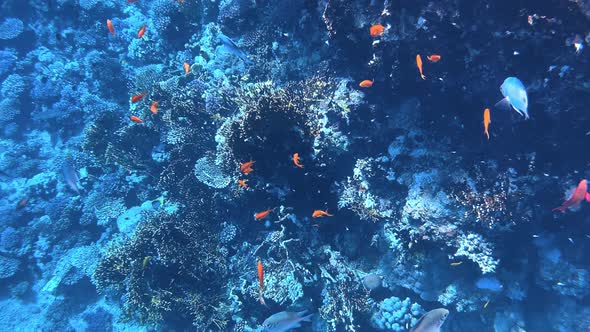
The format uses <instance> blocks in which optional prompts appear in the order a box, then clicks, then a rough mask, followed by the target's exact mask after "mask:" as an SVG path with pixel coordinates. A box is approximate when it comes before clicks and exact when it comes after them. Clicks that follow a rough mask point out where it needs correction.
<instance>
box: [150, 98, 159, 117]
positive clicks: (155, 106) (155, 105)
mask: <svg viewBox="0 0 590 332" xmlns="http://www.w3.org/2000/svg"><path fill="white" fill-rule="evenodd" d="M150 111H151V112H152V114H154V115H156V114H158V102H157V101H154V102H153V103H152V106H150Z"/></svg>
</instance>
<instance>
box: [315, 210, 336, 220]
mask: <svg viewBox="0 0 590 332" xmlns="http://www.w3.org/2000/svg"><path fill="white" fill-rule="evenodd" d="M311 216H312V218H321V217H333V216H334V215H333V214H329V213H328V210H326V211H323V210H315V211H313V213H312V214H311Z"/></svg>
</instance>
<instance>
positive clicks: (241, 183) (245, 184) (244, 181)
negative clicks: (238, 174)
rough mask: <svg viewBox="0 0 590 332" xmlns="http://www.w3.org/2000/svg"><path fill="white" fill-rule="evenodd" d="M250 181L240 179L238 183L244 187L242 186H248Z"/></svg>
mask: <svg viewBox="0 0 590 332" xmlns="http://www.w3.org/2000/svg"><path fill="white" fill-rule="evenodd" d="M246 182H248V180H246V179H238V184H239V185H240V186H241V187H242V188H248V184H247V183H246Z"/></svg>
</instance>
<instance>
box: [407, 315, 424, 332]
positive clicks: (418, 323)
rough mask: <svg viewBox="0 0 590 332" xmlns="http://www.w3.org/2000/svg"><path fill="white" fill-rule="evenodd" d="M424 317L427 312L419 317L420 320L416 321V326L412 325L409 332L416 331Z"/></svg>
mask: <svg viewBox="0 0 590 332" xmlns="http://www.w3.org/2000/svg"><path fill="white" fill-rule="evenodd" d="M424 317H426V314H424V315H422V317H420V319H418V321H417V322H416V324H415V325H414V327H412V328H411V329H410V331H408V332H414V331H416V328H417V327H418V326H420V323H422V321H423V320H424Z"/></svg>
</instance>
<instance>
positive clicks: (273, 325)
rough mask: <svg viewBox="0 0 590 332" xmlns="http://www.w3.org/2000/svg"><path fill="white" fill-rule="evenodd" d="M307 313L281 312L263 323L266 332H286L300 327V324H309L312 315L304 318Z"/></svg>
mask: <svg viewBox="0 0 590 332" xmlns="http://www.w3.org/2000/svg"><path fill="white" fill-rule="evenodd" d="M306 312H307V311H300V312H291V311H281V312H277V313H276V314H274V315H272V316H270V317H268V318H267V319H266V320H265V321H264V322H263V323H262V327H264V331H266V332H287V331H290V330H292V329H296V328H298V327H301V322H311V317H312V316H313V314H309V315H307V316H304V315H305V313H306Z"/></svg>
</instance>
